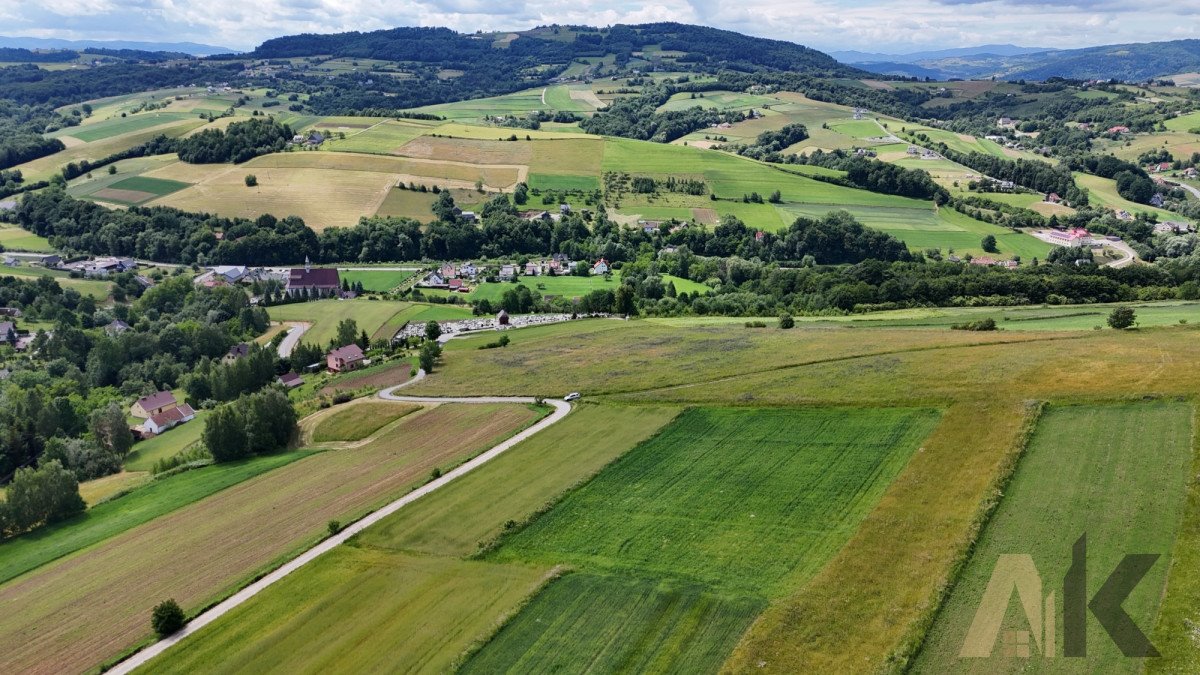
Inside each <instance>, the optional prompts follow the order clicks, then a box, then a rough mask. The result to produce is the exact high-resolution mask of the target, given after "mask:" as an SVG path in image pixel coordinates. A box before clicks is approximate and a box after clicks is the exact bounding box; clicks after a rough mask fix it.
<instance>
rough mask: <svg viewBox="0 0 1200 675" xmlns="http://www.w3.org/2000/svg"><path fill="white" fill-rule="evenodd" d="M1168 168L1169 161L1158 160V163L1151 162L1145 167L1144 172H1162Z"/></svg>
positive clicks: (1168, 169) (1169, 165) (1169, 168)
mask: <svg viewBox="0 0 1200 675" xmlns="http://www.w3.org/2000/svg"><path fill="white" fill-rule="evenodd" d="M1170 170H1171V163H1170V162H1159V163H1158V164H1151V165H1150V166H1148V167H1146V173H1162V172H1164V171H1170Z"/></svg>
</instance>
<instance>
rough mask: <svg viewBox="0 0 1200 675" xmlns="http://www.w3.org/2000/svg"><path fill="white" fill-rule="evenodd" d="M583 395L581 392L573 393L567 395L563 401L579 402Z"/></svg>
mask: <svg viewBox="0 0 1200 675" xmlns="http://www.w3.org/2000/svg"><path fill="white" fill-rule="evenodd" d="M581 395H582V394H580V393H579V392H577V391H573V392H571V393H569V394H567V395H566V396H564V397H563V400H564V401H578V400H579V397H580V396H581Z"/></svg>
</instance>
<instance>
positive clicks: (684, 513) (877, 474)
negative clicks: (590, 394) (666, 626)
mask: <svg viewBox="0 0 1200 675" xmlns="http://www.w3.org/2000/svg"><path fill="white" fill-rule="evenodd" d="M936 419H937V416H936V415H935V414H933V413H930V412H927V411H920V410H849V409H847V410H805V409H800V410H772V409H693V410H688V411H686V412H684V413H683V415H681V416H680V417H679V419H677V420H676V421H675V422H674V423H672V424H671V425H670V426H668V427H667V428H666V429H664V430H663V431H662V432H661V433H660V434H659V435H658V436H656V437H655V438H654V439H652V440H651V441H650V442H648V443H646V444H644V445H642V446H640V447H638V448H637V449H635V450H634V451H633V452H631V453H629V454H628V455H625V456H624V457H622V458H621V459H619V460H618V461H617V462H615V463H614V464H613V465H612V466H610V467H609V468H607V469H606V470H605V471H604V472H602V473H601V474H600V475H598V476H597V477H596V478H595V479H594V480H592V481H591V482H589V483H588V484H587V485H586V486H584V487H583V488H581V489H580V490H579V491H577V492H574V493H572V494H570V495H568V496H567V497H566V498H565V499H564V500H563V501H562V502H561V503H559V504H558V505H557V506H555V507H554V509H553V510H552V511H550V512H549V513H548V514H546V515H545V516H543V517H541V518H539V519H537V520H536V521H534V522H533V523H532V524H530V525H529V526H528V527H527V528H525V529H524V530H522V531H520V532H519V533H518V534H516V535H514V536H513V537H512V538H510V539H508V540H507V541H506V542H505V543H504V545H503V546H502V547H501V548H500V549H499V550H498V551H497V552H496V553H495V554H494V555H492V556H491V558H492V559H495V560H499V561H504V562H513V561H518V560H524V561H529V562H538V563H543V564H548V565H549V564H560V563H565V564H571V565H577V566H579V567H581V568H583V569H587V570H595V571H603V572H611V573H624V574H645V575H653V576H655V577H659V578H674V579H681V580H687V581H689V582H693V583H702V584H705V585H706V586H708V587H710V588H714V589H722V590H725V591H732V592H738V593H740V594H744V595H753V596H763V595H765V596H773V595H777V594H778V593H779V592H780V591H781V590H782V589H785V588H789V587H791V586H792V585H794V584H797V583H799V582H801V581H803V580H804V579H806V578H807V577H809V576H811V575H812V574H813V573H814V572H815V571H816V570H817V569H818V568H819V567H820V566H821V565H822V564H823V563H824V562H825V561H826V560H827V559H828V558H829V556H830V555H832V553H833V552H835V551H836V550H837V549H838V548H839V547H840V546H841V544H842V543H843V542H844V541H845V540H846V539H847V538H849V536H850V535H851V534H853V532H854V529H855V528H856V526H857V525H858V522H859V521H860V520H861V519H862V517H863V516H864V515H866V512H867V511H869V510H870V509H871V507H872V506H873V505H874V503H875V501H876V500H877V499H878V497H879V495H880V494H881V493H882V491H883V490H884V489H885V488H886V487H887V484H888V483H889V482H890V481H891V479H892V477H894V476H895V475H896V473H897V472H898V471H899V470H900V468H901V467H902V466H903V465H904V463H905V462H906V461H907V460H908V456H909V454H910V453H911V452H912V451H913V450H915V449H916V446H917V444H918V443H919V442H920V441H921V440H922V439H923V438H924V437H925V436H926V435H928V433H929V431H930V430H931V429H932V428H933V425H934V422H935V420H936Z"/></svg>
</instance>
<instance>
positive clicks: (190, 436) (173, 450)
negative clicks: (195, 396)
mask: <svg viewBox="0 0 1200 675" xmlns="http://www.w3.org/2000/svg"><path fill="white" fill-rule="evenodd" d="M205 417H208V411H207V410H201V411H199V412H197V413H196V419H194V420H192V421H191V422H187V423H185V424H183V425H181V426H178V427H176V428H174V429H171V430H170V431H168V432H166V433H164V434H160V435H158V436H155V437H154V438H151V439H149V440H146V441H142V442H140V443H138V444H137V445H135V446H133V452H131V453H129V456H128V457H126V458H125V469H126V470H128V471H149V470H150V469H152V468H154V463H155V462H157V461H159V460H160V459H166V458H168V457H171V456H174V455H177V454H179V453H180V452H181V451H183V450H186V449H187V448H188V446H190V445H191V444H193V443H195V442H196V441H198V440H200V435H201V434H202V433H204V418H205Z"/></svg>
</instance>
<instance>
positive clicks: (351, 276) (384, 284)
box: [340, 270, 413, 293]
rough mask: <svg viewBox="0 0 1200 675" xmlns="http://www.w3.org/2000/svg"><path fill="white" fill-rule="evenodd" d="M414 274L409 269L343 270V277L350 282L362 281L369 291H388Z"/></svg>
mask: <svg viewBox="0 0 1200 675" xmlns="http://www.w3.org/2000/svg"><path fill="white" fill-rule="evenodd" d="M412 275H413V273H412V272H410V271H408V270H342V271H341V272H340V276H341V278H343V279H345V280H346V281H348V282H350V283H352V284H353V283H361V284H362V285H363V288H364V289H366V290H368V291H379V292H381V293H387V292H390V291H392V290H394V289H395V288H396V287H397V286H399V285H400V284H402V283H404V282H405V281H407V280H408V279H409V278H411V277H412Z"/></svg>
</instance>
